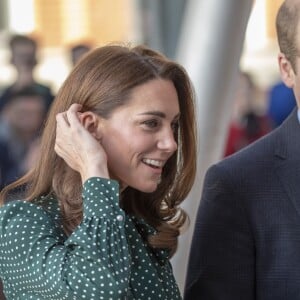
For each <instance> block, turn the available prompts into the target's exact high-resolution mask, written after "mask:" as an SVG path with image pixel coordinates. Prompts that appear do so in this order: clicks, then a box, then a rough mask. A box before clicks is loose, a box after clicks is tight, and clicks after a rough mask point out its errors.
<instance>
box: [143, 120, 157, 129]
mask: <svg viewBox="0 0 300 300" xmlns="http://www.w3.org/2000/svg"><path fill="white" fill-rule="evenodd" d="M143 124H144V125H146V126H147V127H148V128H151V129H154V128H156V127H157V126H158V125H159V123H158V121H157V120H147V121H144V122H143Z"/></svg>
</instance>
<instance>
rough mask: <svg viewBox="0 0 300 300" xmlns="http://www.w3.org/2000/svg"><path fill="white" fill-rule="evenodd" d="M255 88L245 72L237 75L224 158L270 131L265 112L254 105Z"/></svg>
mask: <svg viewBox="0 0 300 300" xmlns="http://www.w3.org/2000/svg"><path fill="white" fill-rule="evenodd" d="M256 91H257V87H256V86H255V83H254V81H253V79H252V77H251V75H250V74H249V73H247V72H241V73H240V75H239V79H238V83H237V88H236V91H235V95H234V102H233V113H232V117H231V122H230V125H229V130H228V137H227V141H226V145H225V154H224V156H228V155H231V154H233V153H235V152H237V151H239V150H241V149H242V148H244V147H245V146H247V145H249V144H251V143H253V142H254V141H256V140H258V139H259V138H261V137H263V136H264V135H266V134H267V133H269V132H270V131H271V130H272V128H273V127H272V123H271V120H270V118H269V117H268V115H267V114H266V113H265V112H261V111H260V109H259V108H258V107H257V105H256V104H255V97H256Z"/></svg>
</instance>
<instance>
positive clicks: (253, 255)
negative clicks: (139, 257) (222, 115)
mask: <svg viewBox="0 0 300 300" xmlns="http://www.w3.org/2000/svg"><path fill="white" fill-rule="evenodd" d="M299 20H300V1H299V0H286V1H284V3H283V4H282V6H281V7H280V9H279V11H278V14H277V19H276V26H277V36H278V42H279V47H280V53H279V55H278V62H279V68H280V72H281V77H282V80H283V82H284V83H285V84H286V85H287V86H288V87H291V88H292V89H293V91H294V94H295V97H296V101H297V107H298V108H296V109H294V110H293V112H292V113H291V114H290V116H289V117H288V118H287V119H286V120H285V122H284V123H283V124H282V125H281V126H280V127H278V128H277V129H275V130H273V131H272V132H271V133H270V134H269V135H267V136H266V137H263V138H262V139H260V140H259V141H257V142H255V143H254V144H252V145H250V146H248V147H247V148H245V149H244V150H241V151H240V152H238V153H236V154H234V155H232V156H230V157H229V158H226V159H224V160H223V161H221V162H220V163H218V164H216V165H213V166H212V167H210V169H209V170H208V172H207V174H206V178H205V181H204V187H203V194H202V199H201V202H200V206H199V210H198V215H197V219H196V224H195V231H194V236H193V241H192V248H191V253H190V260H189V266H188V272H187V280H186V287H185V300H197V299H199V300H219V299H220V300H254V299H257V300H284V299H286V300H296V299H300V111H299V106H300V22H299Z"/></svg>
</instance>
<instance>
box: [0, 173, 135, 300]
mask: <svg viewBox="0 0 300 300" xmlns="http://www.w3.org/2000/svg"><path fill="white" fill-rule="evenodd" d="M118 193H119V186H118V183H117V182H115V181H112V180H106V179H102V178H96V177H94V178H90V179H88V180H87V181H86V182H85V184H84V186H83V221H82V223H81V224H80V225H79V226H78V227H77V228H76V230H75V231H74V232H73V233H72V234H71V235H70V236H69V238H68V239H66V240H63V239H62V237H61V236H60V233H59V231H58V228H57V226H56V225H55V222H54V220H53V219H52V218H51V217H50V216H49V214H48V213H47V212H46V211H45V210H44V209H42V208H41V207H39V206H37V205H35V204H32V203H29V202H24V201H14V202H12V203H9V204H7V205H5V206H4V207H3V208H2V209H1V211H0V220H1V226H0V241H1V242H0V262H1V263H0V268H1V270H0V273H1V276H2V278H3V281H4V282H5V290H8V291H9V293H11V291H14V292H13V293H14V294H13V295H12V298H13V299H17V298H18V297H21V296H23V297H24V296H25V297H26V296H27V297H28V296H29V295H36V296H40V297H41V298H43V299H88V300H93V299H124V298H125V295H126V294H127V290H128V288H129V275H130V261H129V260H130V259H129V253H128V245H127V240H126V236H125V230H124V226H125V225H124V222H125V214H124V211H123V210H121V209H120V207H119V194H118ZM21 298H22V297H21ZM22 299H23V298H22Z"/></svg>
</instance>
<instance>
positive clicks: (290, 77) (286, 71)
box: [278, 53, 295, 88]
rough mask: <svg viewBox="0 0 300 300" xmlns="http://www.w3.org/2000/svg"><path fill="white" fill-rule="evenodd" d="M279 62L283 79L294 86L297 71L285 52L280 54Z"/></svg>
mask: <svg viewBox="0 0 300 300" xmlns="http://www.w3.org/2000/svg"><path fill="white" fill-rule="evenodd" d="M278 64H279V70H280V74H281V79H282V81H283V82H284V83H285V84H286V85H287V86H288V87H290V88H292V87H293V86H294V82H295V72H294V69H293V67H292V65H291V63H290V61H289V60H288V59H287V58H286V56H285V55H284V54H283V53H279V54H278Z"/></svg>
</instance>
